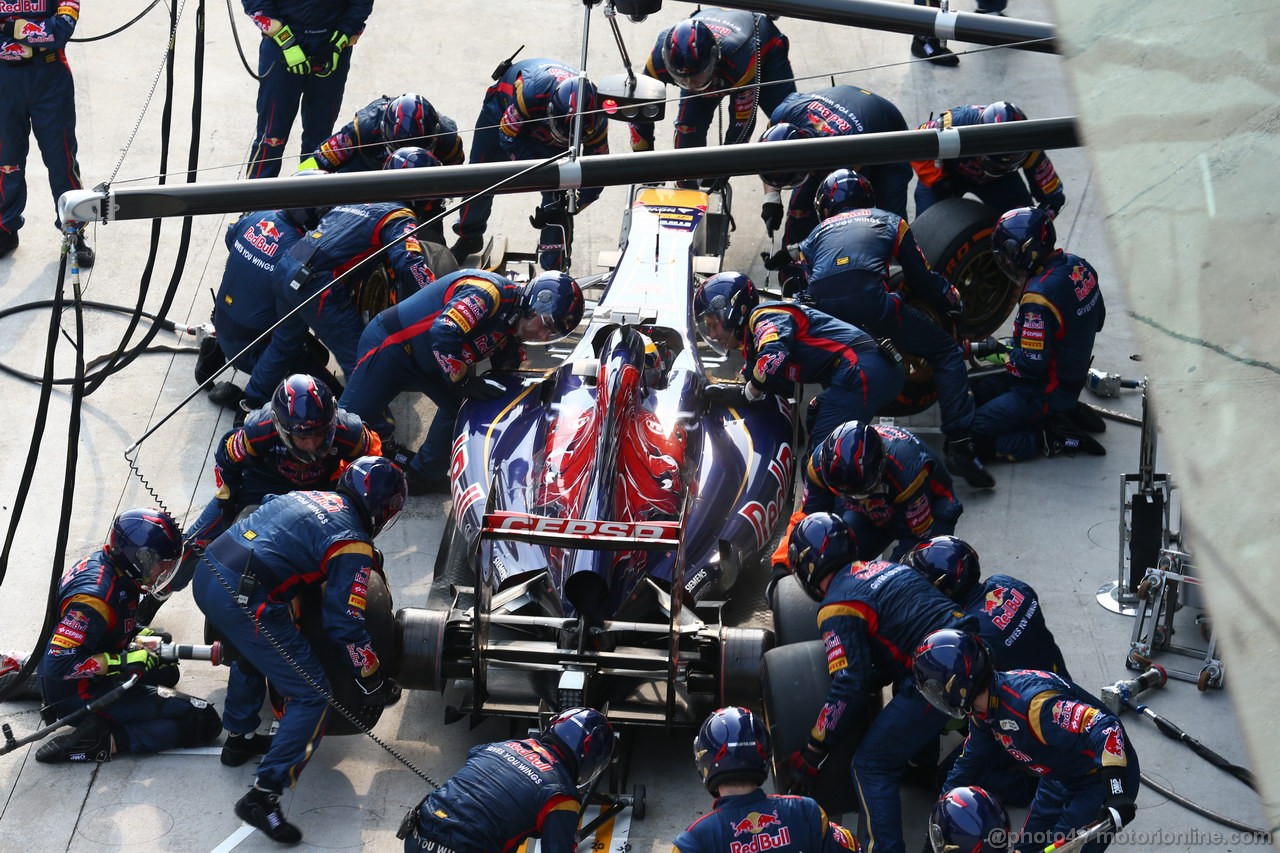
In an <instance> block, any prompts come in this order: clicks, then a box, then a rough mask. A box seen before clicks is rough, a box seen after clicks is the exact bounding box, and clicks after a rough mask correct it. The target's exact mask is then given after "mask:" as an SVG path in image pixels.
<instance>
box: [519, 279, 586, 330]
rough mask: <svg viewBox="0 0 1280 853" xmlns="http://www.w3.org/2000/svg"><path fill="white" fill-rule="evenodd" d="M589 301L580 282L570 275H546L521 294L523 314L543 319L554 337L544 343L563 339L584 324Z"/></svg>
mask: <svg viewBox="0 0 1280 853" xmlns="http://www.w3.org/2000/svg"><path fill="white" fill-rule="evenodd" d="M585 308H586V302H585V300H584V299H583V297H582V288H581V287H579V286H578V281H577V279H575V278H574V277H573V276H571V275H569V274H568V273H566V272H555V271H551V272H544V273H542V274H541V275H538V276H537V277H535V278H534V279H532V280H530V281H529V282H528V283H527V284H525V286H524V289H523V290H521V292H520V314H521V316H523V317H535V316H536V317H541V318H542V322H543V324H545V325H546V327H547V329H548V330H549V331H550V333H551V336H550V337H549V338H548V339H547V340H546V341H543V342H542V343H554V342H555V341H558V340H562V339H563V338H565V337H566V336H567V335H568V334H569V333H570V332H572V331H573V330H574V329H576V328H578V324H579V323H581V322H582V312H583V310H584V309H585Z"/></svg>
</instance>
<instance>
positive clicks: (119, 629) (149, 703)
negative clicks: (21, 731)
mask: <svg viewBox="0 0 1280 853" xmlns="http://www.w3.org/2000/svg"><path fill="white" fill-rule="evenodd" d="M182 552H183V546H182V532H181V531H180V530H179V529H178V525H177V522H175V521H174V520H173V518H172V517H171V516H170V515H169V513H167V512H165V511H164V510H162V509H157V508H154V507H143V508H140V509H131V510H127V511H125V512H122V513H121V514H120V515H118V516H117V517H116V519H115V520H114V521H113V522H112V523H111V531H110V533H108V535H107V541H106V543H105V544H104V545H103V546H102V548H101V550H99V551H96V552H94V553H93V554H90V555H89V556H87V557H85V558H84V559H82V560H80V561H79V562H77V563H76V564H75V565H74V566H72V567H71V568H70V569H69V570H68V571H67V572H66V574H64V575H63V576H62V581H61V584H60V586H59V589H58V599H59V603H58V614H59V621H58V625H57V627H56V628H55V629H54V631H53V635H52V636H51V637H50V638H49V644H48V646H47V647H46V649H45V654H44V657H43V658H41V660H40V665H39V667H38V669H37V670H36V671H37V673H38V675H39V682H40V692H41V695H42V697H43V699H44V707H43V708H42V709H41V712H42V714H43V715H44V719H45V722H53V721H54V720H55V719H60V718H62V717H65V716H67V715H68V714H70V713H71V712H72V711H75V710H78V709H80V708H83V707H84V706H85V705H87V704H88V703H90V702H92V701H93V700H95V699H98V698H100V697H102V696H104V695H106V694H107V693H109V692H111V691H112V690H114V689H116V688H117V687H119V686H120V685H121V684H123V683H124V681H125V680H126V679H127V678H128V677H129V676H131V675H137V676H138V677H139V679H140V680H139V681H138V682H137V683H135V684H134V685H133V686H132V687H130V688H129V689H127V690H125V691H124V692H123V693H122V694H121V695H120V698H118V699H116V700H115V701H114V702H112V703H110V704H109V705H107V706H105V707H103V708H101V709H99V710H98V711H96V712H94V713H92V714H90V715H88V717H86V718H85V719H84V720H83V721H82V722H80V723H79V724H78V725H77V726H76V727H75V729H74V730H72V731H71V732H69V733H67V734H64V735H59V736H58V737H54V738H51V739H50V740H49V741H48V742H47V743H45V744H43V745H42V746H41V747H40V748H39V749H38V750H37V751H36V760H37V761H41V762H45V763H57V762H62V761H107V760H109V759H110V757H111V754H112V753H113V752H121V753H135V754H136V753H148V752H160V751H161V750H165V749H175V748H178V747H190V746H203V745H205V744H208V743H212V742H213V741H215V740H217V738H218V735H219V734H221V732H222V721H221V720H220V719H219V718H218V713H217V712H216V711H215V710H214V709H213V706H211V705H210V704H209V703H208V702H206V701H204V700H203V699H195V698H192V697H190V696H183V695H181V694H175V693H173V692H171V691H166V692H164V693H161V692H160V691H158V690H157V689H156V686H155V685H156V684H159V683H168V684H169V685H170V686H171V685H172V684H173V683H174V680H165V679H163V678H162V677H161V674H162V671H163V670H164V669H168V667H162V666H161V663H160V658H159V657H158V656H157V655H156V651H155V649H154V647H150V646H146V645H143V644H138V643H137V642H136V640H137V638H138V633H139V631H138V628H139V627H140V626H139V624H138V621H137V619H136V618H135V614H136V611H137V608H138V600H139V599H140V598H141V597H142V596H144V595H146V593H147V592H148V591H150V590H153V589H159V588H161V587H163V586H164V585H165V584H167V583H168V582H169V579H170V578H172V577H173V574H174V572H176V571H177V570H178V563H179V561H180V560H181V559H182ZM173 674H174V675H176V673H173Z"/></svg>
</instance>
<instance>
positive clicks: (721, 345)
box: [698, 313, 729, 355]
mask: <svg viewBox="0 0 1280 853" xmlns="http://www.w3.org/2000/svg"><path fill="white" fill-rule="evenodd" d="M698 335H699V337H701V338H702V340H703V341H705V342H706V344H707V346H709V347H711V349H713V350H715V352H716V354H717V355H727V354H728V352H729V347H728V345H727V344H726V343H725V339H726V338H727V337H728V331H727V330H726V329H725V326H724V321H723V320H721V319H720V318H719V317H717V316H716V315H715V314H711V313H707V314H703V315H702V316H700V317H698Z"/></svg>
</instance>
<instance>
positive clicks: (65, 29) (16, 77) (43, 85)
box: [0, 0, 94, 269]
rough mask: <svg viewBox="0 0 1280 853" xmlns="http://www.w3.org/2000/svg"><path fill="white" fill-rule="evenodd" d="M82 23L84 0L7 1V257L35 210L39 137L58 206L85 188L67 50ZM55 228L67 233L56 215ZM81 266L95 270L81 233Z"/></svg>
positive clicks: (2, 159) (3, 126) (0, 228)
mask: <svg viewBox="0 0 1280 853" xmlns="http://www.w3.org/2000/svg"><path fill="white" fill-rule="evenodd" d="M79 18H80V0H22V2H12V1H11V2H5V3H0V258H3V257H4V256H5V255H7V254H9V253H10V252H12V251H13V250H14V249H16V248H18V229H20V228H22V223H23V222H24V219H23V217H22V211H23V210H25V209H26V206H27V174H26V169H27V151H28V150H29V145H30V143H31V134H32V133H33V132H34V133H35V135H36V144H37V145H39V146H40V156H41V158H43V160H44V165H45V168H46V169H48V170H49V189H50V190H52V191H53V203H54V206H55V207H56V206H57V204H58V198H59V197H60V196H61V195H62V194H63V193H65V192H67V191H68V190H78V189H80V188H81V186H82V184H81V183H80V164H79V163H78V162H76V149H77V144H76V84H75V80H74V79H73V78H72V76H71V66H70V65H68V64H67V54H66V51H65V50H64V48H65V47H66V44H67V40H68V39H70V38H71V34H72V33H74V32H75V29H76V21H77V20H79ZM54 225H55V226H56V227H58V228H61V227H62V222H61V220H59V219H57V218H56V217H55V219H54ZM75 243H76V253H77V258H78V259H79V263H80V267H81V268H82V269H87V268H89V267H91V266H93V260H94V256H93V250H92V249H90V248H89V247H88V246H87V245H86V244H85V242H84V234H83V233H77V234H76V238H75Z"/></svg>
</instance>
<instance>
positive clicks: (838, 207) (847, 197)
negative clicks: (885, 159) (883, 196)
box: [813, 169, 876, 219]
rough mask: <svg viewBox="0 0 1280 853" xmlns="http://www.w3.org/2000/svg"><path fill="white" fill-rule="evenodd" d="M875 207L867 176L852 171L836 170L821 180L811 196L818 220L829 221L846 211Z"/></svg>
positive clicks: (874, 195)
mask: <svg viewBox="0 0 1280 853" xmlns="http://www.w3.org/2000/svg"><path fill="white" fill-rule="evenodd" d="M875 206H876V190H875V187H873V186H871V181H869V180H867V176H866V175H863V174H862V173H861V172H856V171H854V170H853V169H836V170H835V171H834V172H832V173H831V174H830V175H827V176H826V177H825V178H823V179H822V183H821V184H820V185H819V186H818V191H817V192H816V193H814V195H813V208H814V210H816V211H817V213H818V218H819V219H830V218H831V217H832V216H835V215H836V214H837V213H844V212H845V211H846V210H861V209H862V208H866V207H875Z"/></svg>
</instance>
